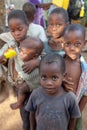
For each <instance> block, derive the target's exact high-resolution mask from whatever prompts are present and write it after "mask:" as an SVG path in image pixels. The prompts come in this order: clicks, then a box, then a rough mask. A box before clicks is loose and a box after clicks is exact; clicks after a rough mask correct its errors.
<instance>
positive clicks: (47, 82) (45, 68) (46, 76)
mask: <svg viewBox="0 0 87 130" xmlns="http://www.w3.org/2000/svg"><path fill="white" fill-rule="evenodd" d="M63 78H64V76H63V74H62V72H61V69H60V65H59V64H58V63H56V62H54V63H51V64H46V63H43V64H42V65H41V67H40V83H41V86H42V87H43V88H44V90H45V92H46V93H47V94H49V95H56V94H58V91H59V90H60V87H61V84H62V81H63Z"/></svg>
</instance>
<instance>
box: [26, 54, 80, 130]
mask: <svg viewBox="0 0 87 130" xmlns="http://www.w3.org/2000/svg"><path fill="white" fill-rule="evenodd" d="M39 71H40V84H41V87H40V88H38V89H36V90H34V91H33V92H32V94H31V96H30V99H29V101H28V103H27V105H26V107H25V109H26V110H27V111H29V112H30V130H31V129H32V130H35V129H36V130H74V127H75V120H76V119H77V118H79V117H80V116H81V115H80V110H79V107H78V103H77V101H76V97H75V95H74V94H73V93H72V92H66V91H65V90H64V88H63V86H62V82H63V79H64V76H65V63H64V60H63V58H62V57H61V56H60V55H58V54H54V53H49V54H47V55H45V56H44V57H43V58H42V60H41V62H40V68H39Z"/></svg>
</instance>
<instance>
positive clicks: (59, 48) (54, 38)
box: [46, 8, 69, 55]
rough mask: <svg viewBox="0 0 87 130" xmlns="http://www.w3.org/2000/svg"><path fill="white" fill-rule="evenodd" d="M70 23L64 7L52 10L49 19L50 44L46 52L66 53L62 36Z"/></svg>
mask: <svg viewBox="0 0 87 130" xmlns="http://www.w3.org/2000/svg"><path fill="white" fill-rule="evenodd" d="M68 23H69V18H68V13H67V11H66V10H64V9H63V8H56V9H54V10H53V11H52V12H51V14H50V16H49V19H48V30H47V31H48V32H47V35H48V45H47V47H46V52H50V51H51V52H55V53H59V54H61V55H62V54H64V51H63V40H62V36H63V31H64V29H65V27H66V26H67V25H68Z"/></svg>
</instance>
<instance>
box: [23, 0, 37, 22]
mask: <svg viewBox="0 0 87 130" xmlns="http://www.w3.org/2000/svg"><path fill="white" fill-rule="evenodd" d="M22 8H23V11H24V12H25V14H26V15H27V18H28V19H31V18H33V19H34V15H35V12H36V7H35V5H34V4H32V3H31V2H26V3H25V4H24V5H23V7H22ZM33 19H32V20H33Z"/></svg>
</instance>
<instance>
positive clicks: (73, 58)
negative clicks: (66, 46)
mask: <svg viewBox="0 0 87 130" xmlns="http://www.w3.org/2000/svg"><path fill="white" fill-rule="evenodd" d="M69 57H70V59H72V60H75V59H76V58H77V57H76V56H69Z"/></svg>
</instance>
